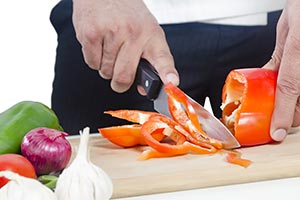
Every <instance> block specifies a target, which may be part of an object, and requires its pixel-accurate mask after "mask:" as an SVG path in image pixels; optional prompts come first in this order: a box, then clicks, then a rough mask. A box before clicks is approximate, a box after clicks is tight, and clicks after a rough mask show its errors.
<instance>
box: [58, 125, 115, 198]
mask: <svg viewBox="0 0 300 200" xmlns="http://www.w3.org/2000/svg"><path fill="white" fill-rule="evenodd" d="M89 130H90V129H89V128H88V127H86V128H84V129H83V132H82V131H80V143H79V148H78V152H77V155H76V157H75V159H74V160H73V162H72V163H71V164H70V166H69V167H67V168H66V169H64V171H63V172H62V174H61V175H60V176H59V178H58V181H57V184H56V189H55V194H56V195H57V197H58V200H77V199H78V200H82V199H84V200H107V199H110V198H111V196H112V191H113V185H112V181H111V179H110V178H109V176H108V175H107V174H106V173H105V172H104V171H103V170H102V169H101V168H99V167H97V166H96V165H94V164H93V163H91V162H90V160H89V154H88V140H89V134H90V133H89V132H90V131H89Z"/></svg>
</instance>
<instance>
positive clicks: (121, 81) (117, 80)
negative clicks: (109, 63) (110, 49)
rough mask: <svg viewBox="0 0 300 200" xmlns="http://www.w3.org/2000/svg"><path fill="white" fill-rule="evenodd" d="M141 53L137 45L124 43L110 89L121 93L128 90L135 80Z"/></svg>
mask: <svg viewBox="0 0 300 200" xmlns="http://www.w3.org/2000/svg"><path fill="white" fill-rule="evenodd" d="M141 52H142V50H141V48H139V45H138V44H137V43H130V42H125V43H124V44H123V45H122V46H121V48H120V51H119V53H118V56H117V59H116V62H115V66H114V71H113V76H112V80H111V88H112V89H113V90H114V91H116V92H119V93H122V92H125V91H127V90H128V89H129V88H130V86H131V85H132V83H133V81H134V79H135V73H136V69H137V65H138V62H139V60H140V56H141Z"/></svg>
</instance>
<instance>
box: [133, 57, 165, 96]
mask: <svg viewBox="0 0 300 200" xmlns="http://www.w3.org/2000/svg"><path fill="white" fill-rule="evenodd" d="M136 78H137V84H139V85H141V86H142V87H143V88H144V90H145V91H146V93H147V95H146V96H147V98H148V99H150V100H154V99H156V98H157V96H158V93H159V91H160V88H161V87H162V81H161V80H160V78H159V76H158V73H157V71H156V70H155V69H154V67H153V66H152V65H151V64H150V63H149V62H148V61H147V60H145V59H141V60H140V62H139V65H138V68H137V77H136Z"/></svg>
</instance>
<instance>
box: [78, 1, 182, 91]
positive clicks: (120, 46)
mask: <svg viewBox="0 0 300 200" xmlns="http://www.w3.org/2000/svg"><path fill="white" fill-rule="evenodd" d="M73 24H74V28H75V32H76V37H77V39H78V41H79V42H80V44H81V46H82V51H83V56H84V59H85V62H86V63H87V64H88V65H89V67H90V68H92V69H95V70H98V71H99V74H100V76H101V77H102V78H104V79H111V88H112V89H113V90H114V91H116V92H120V93H121V92H125V91H126V90H128V89H129V87H130V86H131V85H132V83H133V81H134V79H135V73H136V68H137V65H138V62H139V60H140V58H141V57H142V58H145V59H147V60H148V61H149V62H150V63H151V64H152V65H153V66H154V67H155V69H156V70H157V72H158V73H159V76H160V78H161V79H162V81H163V82H164V83H167V82H173V83H174V84H175V85H178V84H179V76H178V73H177V71H176V69H175V66H174V60H173V57H172V55H171V53H170V49H169V47H168V44H167V41H166V38H165V34H164V31H163V30H162V28H161V26H160V25H159V24H158V22H157V21H156V19H155V18H154V16H153V15H152V14H151V13H150V11H149V10H148V9H147V7H146V6H145V4H144V2H143V1H142V0H130V1H128V0H113V1H112V0H73Z"/></svg>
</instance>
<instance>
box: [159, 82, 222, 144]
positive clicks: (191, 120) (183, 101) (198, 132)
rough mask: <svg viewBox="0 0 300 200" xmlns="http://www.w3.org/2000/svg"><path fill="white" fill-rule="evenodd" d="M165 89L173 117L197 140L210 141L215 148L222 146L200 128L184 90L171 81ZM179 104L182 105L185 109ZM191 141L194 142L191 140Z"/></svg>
mask: <svg viewBox="0 0 300 200" xmlns="http://www.w3.org/2000/svg"><path fill="white" fill-rule="evenodd" d="M165 90H166V93H167V94H168V95H169V97H168V105H169V110H170V113H171V115H172V117H173V119H174V120H175V121H176V122H178V123H179V124H181V125H182V126H183V127H184V128H185V129H186V130H187V131H188V132H189V133H190V135H191V136H192V137H194V138H195V139H196V140H197V141H201V142H202V143H205V144H207V143H210V144H212V145H213V146H215V147H216V148H217V149H221V148H223V144H222V143H221V142H220V141H217V140H215V139H213V138H209V137H208V136H207V135H206V133H205V132H204V131H203V130H202V128H201V125H200V123H199V121H198V117H197V115H196V113H195V110H194V108H193V106H192V105H191V103H190V102H189V101H188V97H187V96H186V95H185V94H184V92H183V91H181V90H180V89H179V88H178V87H176V86H174V85H173V84H171V83H169V84H167V85H166V86H165ZM181 105H183V106H184V108H185V110H184V109H183V108H182V106H181ZM193 143H195V142H194V141H193ZM196 144H197V143H196Z"/></svg>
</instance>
